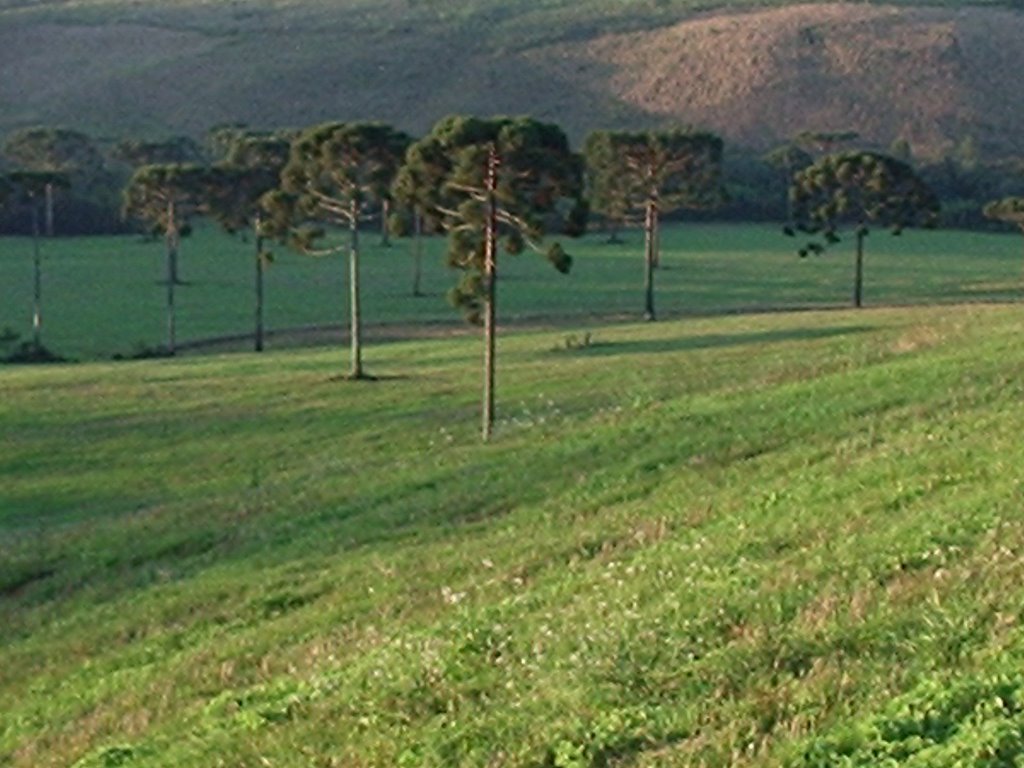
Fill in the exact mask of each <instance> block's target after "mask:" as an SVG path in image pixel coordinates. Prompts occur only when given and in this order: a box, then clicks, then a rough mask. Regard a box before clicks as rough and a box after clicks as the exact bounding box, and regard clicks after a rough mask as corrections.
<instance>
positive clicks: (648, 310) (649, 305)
mask: <svg viewBox="0 0 1024 768" xmlns="http://www.w3.org/2000/svg"><path fill="white" fill-rule="evenodd" d="M657 228H658V207H657V203H656V202H655V201H654V200H648V201H647V210H646V212H645V215H644V320H654V249H655V237H656V232H657Z"/></svg>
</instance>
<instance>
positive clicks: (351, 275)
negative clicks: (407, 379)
mask: <svg viewBox="0 0 1024 768" xmlns="http://www.w3.org/2000/svg"><path fill="white" fill-rule="evenodd" d="M349 235H350V240H349V249H348V287H349V310H350V312H351V314H350V318H349V336H350V337H351V342H352V369H351V371H350V373H349V376H351V377H352V378H353V379H361V378H363V347H362V329H361V327H360V320H361V317H360V312H359V203H358V202H357V201H355V200H353V201H352V202H351V203H350V204H349Z"/></svg>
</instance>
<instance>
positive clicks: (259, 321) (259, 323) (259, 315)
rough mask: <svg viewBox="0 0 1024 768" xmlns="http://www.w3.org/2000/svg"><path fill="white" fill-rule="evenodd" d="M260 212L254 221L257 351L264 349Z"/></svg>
mask: <svg viewBox="0 0 1024 768" xmlns="http://www.w3.org/2000/svg"><path fill="white" fill-rule="evenodd" d="M261 224H262V222H261V220H260V214H259V213H257V214H256V218H255V220H254V221H253V229H254V234H255V236H256V318H255V319H256V329H255V333H254V334H253V345H254V347H255V349H256V351H257V352H262V351H263V235H262V233H261V231H260V229H261Z"/></svg>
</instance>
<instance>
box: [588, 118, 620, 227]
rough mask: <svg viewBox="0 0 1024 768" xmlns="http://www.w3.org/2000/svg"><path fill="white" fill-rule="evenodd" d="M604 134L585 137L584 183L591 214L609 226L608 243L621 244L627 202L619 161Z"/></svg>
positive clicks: (597, 133) (606, 134)
mask: <svg viewBox="0 0 1024 768" xmlns="http://www.w3.org/2000/svg"><path fill="white" fill-rule="evenodd" d="M609 137H610V134H609V133H608V132H607V131H596V132H594V133H591V134H589V135H588V136H587V138H586V141H585V142H584V145H583V161H584V168H585V174H584V183H585V189H586V196H587V202H588V203H589V205H590V208H591V210H593V211H594V212H595V213H599V214H600V215H601V216H602V217H603V218H604V220H605V222H606V224H607V226H608V242H609V243H620V242H622V241H621V239H620V238H619V230H620V229H621V228H622V227H624V226H626V225H627V223H628V221H629V217H630V210H629V205H630V198H629V193H628V191H627V189H626V187H625V186H624V185H623V184H622V183H621V181H622V180H621V177H620V175H619V171H620V165H619V159H620V158H619V157H617V156H616V155H615V147H614V145H613V143H612V142H611V141H610V140H609Z"/></svg>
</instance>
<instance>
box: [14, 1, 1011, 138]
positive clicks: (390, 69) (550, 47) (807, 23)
mask: <svg viewBox="0 0 1024 768" xmlns="http://www.w3.org/2000/svg"><path fill="white" fill-rule="evenodd" d="M694 7H695V4H693V3H690V2H686V1H685V0H662V1H660V2H651V3H649V4H621V3H609V2H603V1H602V0H592V1H591V2H587V3H578V4H570V3H567V2H562V1H561V0H559V1H557V2H556V1H554V0H552V2H550V3H545V4H543V5H538V4H536V3H525V2H520V3H515V2H504V3H502V2H497V0H476V1H475V2H471V3H465V4H459V5H458V6H457V7H453V6H452V5H451V4H447V3H440V2H432V1H431V0H418V1H416V2H414V1H413V0H408V1H407V2H400V1H399V0H393V2H383V3H368V2H362V0H349V2H344V3H337V4H327V3H320V2H318V1H317V0H293V1H292V2H281V3H277V2H273V3H272V2H270V0H249V1H248V2H246V1H244V0H236V2H233V3H212V2H210V3H203V2H199V1H198V0H195V1H193V2H175V3H171V2H155V1H154V0H149V1H148V2H145V3H143V2H136V3H125V2H120V0H78V2H47V3H42V2H31V0H29V1H28V2H6V3H0V67H2V71H3V72H4V74H5V77H4V79H3V81H2V82H0V129H3V130H9V129H12V128H16V127H21V126H26V125H30V124H36V123H58V124H66V125H72V126H76V127H79V128H82V129H86V130H88V131H91V132H93V133H96V134H100V135H109V136H121V135H124V134H131V133H151V134H170V133H179V132H188V133H193V134H197V135H198V134H201V133H202V132H203V131H205V130H206V129H207V128H209V127H210V126H212V125H215V124H220V123H226V122H238V121H241V122H246V123H249V124H253V125H261V126H263V125H271V126H277V125H288V126H293V125H304V124H308V123H311V122H315V121H319V120H325V119H358V118H377V119H383V120H387V121H390V122H393V123H395V124H397V125H399V126H400V127H402V128H405V129H407V130H410V131H413V132H422V131H424V130H425V129H426V128H428V127H429V125H431V124H432V123H433V121H434V120H436V119H437V118H438V117H440V116H442V115H444V114H447V113H450V112H457V111H462V112H476V113H481V114H489V113H496V112H506V113H521V112H527V113H531V114H534V115H536V116H539V117H542V118H546V119H551V120H556V121H558V122H560V123H562V124H563V125H564V126H565V127H566V128H567V129H568V130H569V132H570V133H571V134H572V136H573V137H574V138H575V139H577V140H579V139H580V138H582V136H583V135H584V134H585V133H586V132H587V131H588V130H590V129H592V128H594V127H636V126H648V125H656V124H659V123H662V122H668V121H678V122H684V123H694V124H699V125H702V126H706V127H709V128H712V129H715V130H717V131H720V132H721V133H723V134H724V135H725V136H726V137H727V138H729V139H730V140H733V141H736V142H740V143H744V144H749V145H754V146H758V147H763V146H767V145H770V144H772V143H774V142H777V141H779V140H780V139H782V138H784V137H788V136H791V135H793V134H794V133H796V132H799V131H801V130H807V129H817V130H835V129H849V128H855V129H857V130H859V131H860V132H861V133H862V134H863V135H864V136H865V137H866V138H867V139H868V140H870V141H874V142H877V143H880V144H882V145H888V144H889V143H890V142H891V141H892V140H893V139H895V138H904V139H906V140H908V141H909V142H910V144H911V146H912V147H913V149H914V150H915V152H916V153H917V154H919V155H921V156H925V155H932V156H934V155H937V154H939V153H942V152H944V151H947V150H948V149H949V148H950V147H952V146H954V145H956V144H957V143H959V142H960V141H962V140H964V139H965V138H967V137H971V139H972V140H973V141H974V142H975V143H976V144H977V145H978V146H979V147H980V148H981V150H982V151H983V152H984V153H986V154H989V155H997V156H1002V155H1006V154H1017V153H1024V134H1021V132H1020V131H1019V130H1018V126H1019V125H1020V124H1021V123H1022V122H1024V83H1022V81H1021V79H1020V78H1019V77H1017V76H1016V73H1017V72H1019V71H1021V69H1022V68H1024V13H1022V12H1020V11H1011V10H1007V9H1001V8H993V7H982V6H978V7H929V8H914V7H910V6H885V5H870V6H869V5H861V4H827V5H798V6H789V7H780V8H768V9H766V8H763V7H758V8H757V9H756V10H743V4H739V5H735V6H733V7H732V9H727V10H721V11H716V12H708V11H703V12H697V11H695V10H694Z"/></svg>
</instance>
